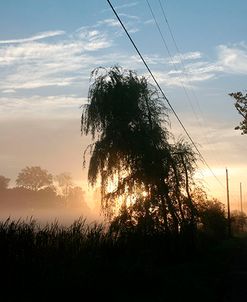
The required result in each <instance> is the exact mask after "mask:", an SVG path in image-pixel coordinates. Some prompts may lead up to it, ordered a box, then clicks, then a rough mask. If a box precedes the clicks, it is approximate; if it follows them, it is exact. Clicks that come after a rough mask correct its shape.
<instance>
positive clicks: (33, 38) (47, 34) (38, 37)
mask: <svg viewBox="0 0 247 302" xmlns="http://www.w3.org/2000/svg"><path fill="white" fill-rule="evenodd" d="M64 34H65V31H63V30H57V31H46V32H42V33H38V34H36V35H34V36H31V37H29V38H22V39H13V40H0V44H18V43H26V42H31V41H37V40H42V39H47V38H51V37H55V36H61V35H64Z"/></svg>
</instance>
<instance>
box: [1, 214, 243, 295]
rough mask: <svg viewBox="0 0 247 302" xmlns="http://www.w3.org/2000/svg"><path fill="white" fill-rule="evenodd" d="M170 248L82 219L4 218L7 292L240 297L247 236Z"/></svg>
mask: <svg viewBox="0 0 247 302" xmlns="http://www.w3.org/2000/svg"><path fill="white" fill-rule="evenodd" d="M169 246H171V244H169ZM167 247H168V241H167V238H165V237H162V236H156V237H145V238H144V237H143V238H140V237H137V236H136V237H135V236H133V237H132V238H131V237H129V238H120V237H117V236H115V235H114V234H113V233H110V232H109V231H106V230H105V228H104V226H103V225H101V224H89V225H88V224H87V223H86V221H85V220H84V219H82V218H81V219H79V220H77V221H75V222H74V223H73V224H72V225H70V226H69V227H63V226H61V225H59V224H58V223H56V222H54V223H52V224H49V225H46V226H42V227H41V226H40V225H38V224H37V223H36V222H35V221H34V220H32V219H30V220H29V221H21V220H19V221H11V220H10V219H8V220H6V221H4V222H1V223H0V259H1V293H2V297H3V296H4V297H5V299H4V301H16V300H17V299H18V300H21V301H22V300H25V301H37V300H39V299H40V300H41V299H42V300H44V301H48V300H51V299H52V298H53V297H54V299H55V300H56V301H57V300H59V299H64V298H65V297H67V298H68V299H72V298H73V297H77V296H78V297H79V300H81V301H84V300H85V301H89V300H91V301H97V300H107V301H113V300H114V301H167V300H168V301H169V300H173V301H185V300H186V301H240V299H241V301H243V300H242V298H244V296H245V294H247V291H246V290H245V286H244V283H245V281H246V279H247V278H246V275H247V274H246V271H247V260H245V253H246V251H247V239H246V238H245V237H242V238H232V239H228V240H224V241H220V242H209V241H205V239H204V240H202V239H200V238H199V239H198V244H197V250H196V251H195V252H194V253H190V252H186V250H185V249H183V248H181V246H180V247H179V246H176V247H175V245H173V248H170V249H168V248H167ZM245 270H246V271H245ZM238 299H239V300H238Z"/></svg>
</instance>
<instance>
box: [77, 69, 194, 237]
mask: <svg viewBox="0 0 247 302" xmlns="http://www.w3.org/2000/svg"><path fill="white" fill-rule="evenodd" d="M92 76H93V77H94V81H93V83H92V84H91V86H90V88H89V93H88V104H87V105H85V106H84V109H83V113H82V118H81V131H82V134H85V135H88V134H91V135H92V138H93V140H94V142H93V144H91V145H90V146H89V148H90V151H91V159H90V162H89V171H88V179H89V182H90V184H92V185H95V184H96V182H97V181H98V179H100V183H101V197H102V207H103V209H104V210H105V211H106V212H107V213H108V214H109V213H110V215H109V216H110V217H111V218H114V216H115V215H114V214H115V213H116V212H115V213H114V210H113V209H114V206H115V209H116V205H117V206H119V203H120V204H121V205H122V206H123V208H124V209H126V207H128V205H130V209H133V210H134V211H135V210H136V208H135V207H136V206H137V205H138V204H139V202H140V204H141V203H142V202H143V203H144V204H145V206H144V207H146V205H149V206H148V208H147V209H146V211H148V212H149V214H150V215H151V216H152V215H154V216H153V217H152V218H153V219H155V220H156V221H157V223H158V224H159V225H160V226H162V229H163V230H164V231H165V232H175V233H178V232H179V231H183V230H184V229H185V228H187V226H188V225H194V226H195V212H196V209H195V207H194V205H193V201H192V199H191V196H190V185H191V183H192V181H193V179H192V175H193V172H194V168H195V163H196V156H195V153H194V152H193V150H192V148H191V146H190V145H189V144H187V143H186V142H184V141H183V140H180V141H179V142H178V143H175V144H171V143H169V142H168V139H169V138H171V135H170V133H169V132H168V130H167V128H166V127H165V126H166V125H167V120H168V116H167V109H166V108H165V106H164V105H163V102H162V99H161V98H160V96H159V94H158V92H157V90H156V89H155V87H153V86H152V85H150V84H149V83H148V81H147V79H146V78H145V77H138V76H137V74H136V73H135V72H133V71H126V70H123V69H121V68H119V67H116V66H115V67H113V68H111V69H109V70H106V69H102V68H98V69H96V70H94V71H93V72H92ZM86 151H87V150H86ZM86 151H85V152H86ZM135 200H137V203H136V205H134V206H133V207H131V205H132V204H133V203H135ZM130 209H129V210H130ZM111 210H112V211H111ZM132 212H133V211H132ZM154 213H156V214H157V215H158V217H156V218H154V217H155V214H154ZM132 214H133V213H132ZM134 224H136V222H135V223H134Z"/></svg>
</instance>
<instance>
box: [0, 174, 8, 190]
mask: <svg viewBox="0 0 247 302" xmlns="http://www.w3.org/2000/svg"><path fill="white" fill-rule="evenodd" d="M9 182H10V178H7V177H5V176H3V175H0V191H1V190H5V189H8V186H9Z"/></svg>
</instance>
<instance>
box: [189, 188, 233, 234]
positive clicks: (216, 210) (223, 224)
mask: <svg viewBox="0 0 247 302" xmlns="http://www.w3.org/2000/svg"><path fill="white" fill-rule="evenodd" d="M192 198H193V200H194V202H195V204H196V207H197V213H198V215H197V223H198V225H199V227H198V228H199V230H200V231H202V232H203V233H204V234H205V235H206V236H207V237H208V238H211V239H223V238H224V237H226V234H227V219H226V216H225V207H224V204H223V203H221V202H220V201H219V200H217V199H216V198H212V199H209V198H208V196H207V194H206V192H205V191H204V190H202V189H201V188H197V189H195V190H194V191H193V192H192Z"/></svg>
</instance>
